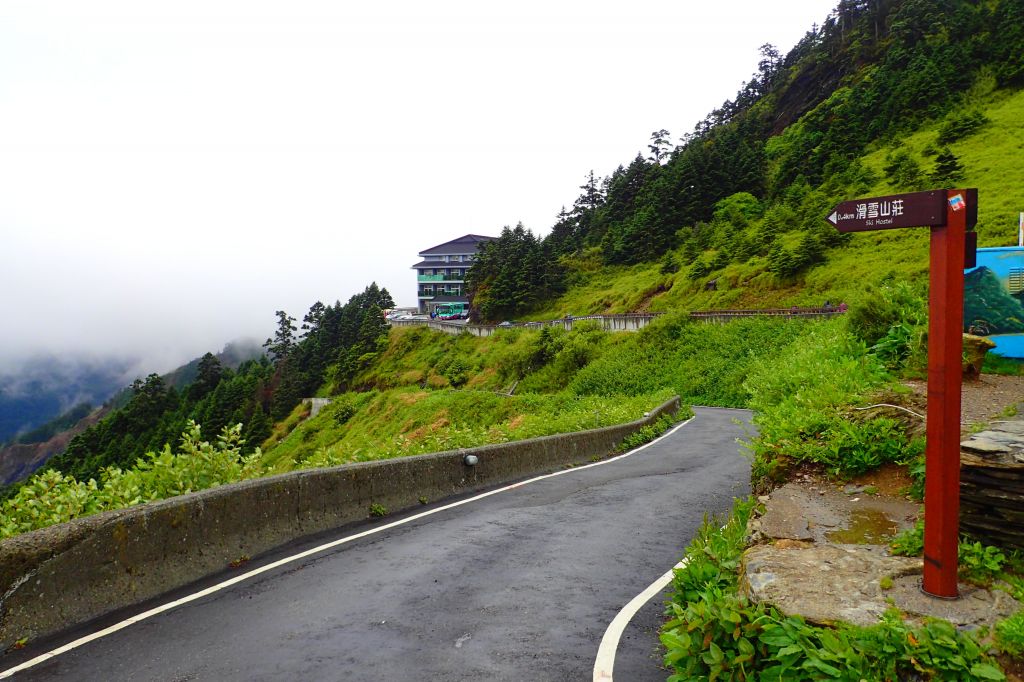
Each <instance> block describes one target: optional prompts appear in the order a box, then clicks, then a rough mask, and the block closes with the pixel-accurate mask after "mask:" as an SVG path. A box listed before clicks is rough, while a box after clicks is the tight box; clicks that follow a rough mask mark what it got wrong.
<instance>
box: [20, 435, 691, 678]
mask: <svg viewBox="0 0 1024 682" xmlns="http://www.w3.org/2000/svg"><path fill="white" fill-rule="evenodd" d="M693 419H694V418H693V417H690V418H689V419H687V420H686V421H684V422H682V423H681V424H678V425H677V426H675V427H674V428H672V429H670V430H669V431H666V432H665V433H663V434H662V435H660V436H659V437H657V438H655V439H654V440H652V441H651V442H650V443H646V444H644V445H641V446H640V447H638V448H636V449H634V450H630V451H629V452H626V453H623V454H621V455H618V456H617V457H611V458H609V459H605V460H601V461H600V462H594V463H593V464H585V465H583V466H578V467H573V468H571V469H563V470H561V471H556V472H554V473H551V474H544V475H543V476H536V477H534V478H531V479H527V480H525V481H520V482H519V483H513V484H512V485H508V486H505V487H504V488H497V489H496V490H491V491H489V492H486V493H481V494H479V495H476V496H474V497H470V498H467V499H465V500H459V501H458V502H452V503H450V504H446V505H444V506H441V507H436V508H434V509H428V510H427V511H424V512H420V513H419V514H413V515H412V516H409V517H406V518H404V519H400V520H398V521H392V522H391V523H386V524H384V525H383V526H377V527H375V528H371V529H369V530H364V531H362V532H360V533H355V534H354V535H349V536H346V537H343V538H338V539H337V540H333V541H331V542H327V543H324V544H322V545H320V546H318V547H314V548H312V549H307V550H306V551H305V552H299V553H298V554H293V555H292V556H289V557H285V558H284V559H279V560H277V561H275V562H273V563H270V564H267V565H266V566H261V567H259V568H255V569H253V570H251V571H248V572H246V573H243V574H241V575H237V576H235V577H234V578H230V579H228V580H225V581H223V582H220V583H217V584H216V585H212V586H211V587H207V588H206V589H205V590H200V591H199V592H195V593H194V594H190V595H187V596H184V597H182V598H181V599H176V600H174V601H172V602H168V603H166V604H161V605H160V606H157V607H155V608H152V609H150V610H149V611H144V612H143V613H140V614H138V615H135V616H132V617H131V618H128V619H126V620H123V621H121V622H120V623H116V624H114V625H111V626H110V627H108V628H104V629H103V630H99V631H98V632H94V633H92V634H89V635H86V636H84V637H80V638H79V639H76V640H74V641H73V642H68V643H67V644H65V645H64V646H61V647H57V648H56V649H53V650H52V651H49V652H47V653H45V654H40V655H39V656H36V657H35V658H33V659H30V660H28V661H25V662H24V663H22V664H20V665H16V666H14V667H13V668H8V669H7V670H5V671H3V672H0V679H5V678H8V677H11V676H12V675H14V674H15V673H17V672H21V671H22V670H27V669H28V668H32V667H34V666H37V665H39V664H40V663H44V662H45V661H48V660H50V659H51V658H54V657H56V656H60V655H61V654H64V653H67V652H69V651H71V650H72V649H77V648H78V647H80V646H83V645H85V644H88V643H89V642H93V641H95V640H97V639H102V638H103V637H106V636H107V635H112V634H113V633H115V632H117V631H118V630H123V629H124V628H126V627H128V626H129V625H134V624H135V623H139V622H141V621H144V620H146V619H147V618H151V617H153V616H156V615H158V614H161V613H164V612H166V611H170V610H171V609H174V608H177V607H179V606H182V605H183V604H187V603H189V602H192V601H195V600H197V599H202V598H203V597H206V596H208V595H211V594H213V593H215V592H220V591H221V590H223V589H226V588H228V587H231V586H232V585H236V584H238V583H240V582H243V581H245V580H248V579H249V578H253V577H255V576H257V575H260V574H261V573H266V572H267V571H272V570H274V569H275V568H279V567H281V566H284V565H286V564H290V563H292V562H295V561H299V560H300V559H305V558H307V557H309V556H312V555H314V554H317V553H319V552H323V551H325V550H328V549H333V548H334V547H338V546H339V545H344V544H346V543H349V542H352V541H353V540H359V539H361V538H364V537H367V536H369V535H375V534H377V533H382V532H384V531H386V530H390V529H392V528H396V527H397V526H401V525H404V524H406V523H411V522H412V521H417V520H419V519H422V518H424V517H427V516H431V515H432V514H437V513H438V512H442V511H447V510H449V509H454V508H455V507H461V506H462V505H464V504H469V503H470V502H476V501H477V500H482V499H484V498H485V497H490V496H491V495H497V494H498V493H503V492H506V491H508V490H514V489H515V488H521V487H522V486H524V485H527V484H529V483H536V482H537V481H543V480H544V479H547V478H552V477H554V476H562V475H564V474H571V473H573V472H576V471H582V470H584V469H590V468H592V467H597V466H601V465H604V464H610V463H612V462H617V461H619V460H620V459H624V458H626V457H629V456H631V455H635V454H636V453H638V452H640V451H641V450H645V449H647V448H649V447H650V446H652V445H654V444H655V443H657V442H658V441H660V440H662V439H664V438H668V437H669V436H671V435H672V434H673V433H675V432H676V431H678V430H679V429H681V428H683V427H684V426H686V425H687V424H689V423H690V422H691V421H693ZM613 655H614V654H613Z"/></svg>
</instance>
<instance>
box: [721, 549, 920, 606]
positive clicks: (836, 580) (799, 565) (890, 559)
mask: <svg viewBox="0 0 1024 682" xmlns="http://www.w3.org/2000/svg"><path fill="white" fill-rule="evenodd" d="M743 563H744V565H743V572H742V576H741V577H742V589H743V591H744V593H745V594H746V595H747V596H748V597H749V598H750V599H752V600H754V601H758V602H768V603H770V604H772V605H774V606H775V607H776V608H778V609H779V610H781V611H782V612H783V613H786V614H789V615H801V616H803V617H804V618H806V619H807V620H809V621H813V622H815V623H829V624H831V623H835V622H839V621H843V622H848V623H854V624H857V625H874V624H875V623H878V622H879V620H880V618H881V616H882V614H883V613H885V610H886V609H888V608H889V604H888V603H886V597H887V596H889V591H886V590H883V589H882V588H881V587H880V585H879V583H880V581H881V580H882V578H884V577H890V578H893V579H895V578H898V577H902V576H913V575H916V574H919V573H920V572H921V559H919V558H909V557H896V556H889V554H888V553H887V552H886V550H885V548H884V547H883V546H881V545H812V546H809V547H801V548H796V547H792V546H790V547H779V546H774V545H760V546H757V547H752V548H750V549H748V550H747V551H746V553H745V554H744V559H743Z"/></svg>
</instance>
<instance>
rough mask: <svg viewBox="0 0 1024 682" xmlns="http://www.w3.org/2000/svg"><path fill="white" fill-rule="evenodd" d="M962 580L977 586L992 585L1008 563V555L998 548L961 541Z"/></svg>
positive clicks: (959, 553)
mask: <svg viewBox="0 0 1024 682" xmlns="http://www.w3.org/2000/svg"><path fill="white" fill-rule="evenodd" d="M957 554H958V555H959V564H960V578H961V579H962V580H966V581H967V582H970V583H974V584H976V585H991V584H992V581H993V580H995V579H996V578H997V577H999V574H1000V573H1001V572H1002V570H1003V564H1005V563H1006V555H1005V554H1003V553H1002V552H1001V551H1000V550H999V548H998V547H992V546H986V545H983V544H981V543H980V542H968V541H966V540H961V541H960V546H959V549H958V552H957Z"/></svg>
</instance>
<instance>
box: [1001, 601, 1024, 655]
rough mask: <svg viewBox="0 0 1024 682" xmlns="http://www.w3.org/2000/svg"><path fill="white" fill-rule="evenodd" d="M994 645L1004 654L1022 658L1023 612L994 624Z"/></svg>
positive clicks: (1023, 653)
mask: <svg viewBox="0 0 1024 682" xmlns="http://www.w3.org/2000/svg"><path fill="white" fill-rule="evenodd" d="M996 644H998V645H999V648H1000V649H1001V650H1002V651H1003V652H1004V653H1007V654H1010V655H1011V656H1016V657H1018V658H1022V657H1024V611H1021V612H1019V613H1016V614H1014V615H1013V616H1011V617H1009V618H1007V619H1006V620H1003V621H1000V622H999V623H996Z"/></svg>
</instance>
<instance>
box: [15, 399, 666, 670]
mask: <svg viewBox="0 0 1024 682" xmlns="http://www.w3.org/2000/svg"><path fill="white" fill-rule="evenodd" d="M678 410H679V398H678V397H676V398H673V399H671V400H669V401H668V402H666V403H665V404H663V405H661V406H660V407H658V408H657V409H655V410H652V411H651V412H650V414H649V416H647V417H645V418H643V419H640V420H637V421H634V422H629V423H627V424H619V425H617V426H609V427H605V428H601V429H593V430H590V431H581V432H578V433H569V434H560V435H555V436H545V437H543V438H532V439H529V440H522V441H515V442H511V443H502V444H499V445H485V446H482V447H478V448H470V449H465V450H453V451H449V452H441V453H436V454H429V455H417V456H413V457H403V458H399V459H391V460H383V461H379V462H366V463H360V464H350V465H345V466H340V467H334V468H330V469H312V470H306V471H295V472H291V473H287V474H280V475H277V476H270V477H267V478H261V479H256V480H252V481H242V482H240V483H233V484H230V485H225V486H221V487H218V488H211V489H209V490H203V491H200V492H196V493H191V494H189V495H182V496H180V497H175V498H171V499H168V500H162V501H159V502H152V503H149V504H144V505H140V506H137V507H131V508H129V509H121V510H117V511H112V512H105V513H103V514H97V515H95V516H88V517H85V518H82V519H76V520H75V521H71V522H70V523H64V524H59V525H56V526H51V527H49V528H43V529H40V530H37V531H33V532H31V533H25V534H22V535H18V536H15V537H13V538H9V539H7V540H4V541H2V542H0V651H3V650H6V649H7V648H9V647H10V646H12V645H13V644H14V643H15V642H16V641H17V640H19V639H21V638H29V639H38V638H40V637H44V636H47V635H51V634H55V633H57V632H60V631H62V630H65V629H68V628H70V627H72V626H74V625H77V624H80V623H84V622H86V621H88V620H92V619H94V618H98V617H100V616H103V615H105V614H108V613H110V612H112V611H115V610H117V609H120V608H124V607H127V606H131V605H133V604H138V603H141V602H143V601H146V600H147V599H151V598H153V597H157V596H159V595H160V594H163V593H165V592H168V591H170V590H173V589H176V588H179V587H182V586H184V585H187V584H189V583H191V582H193V581H195V580H198V579H200V578H203V577H206V576H208V575H211V574H214V573H216V572H218V571H221V570H223V569H225V568H226V567H227V566H228V564H229V563H231V562H232V561H235V560H238V559H239V558H241V557H243V556H256V555H258V554H261V553H263V552H267V551H269V550H271V549H274V548H275V547H278V546H280V545H283V544H285V543H287V542H289V541H291V540H293V539H295V538H299V537H303V536H306V535H312V534H314V533H319V532H322V531H326V530H330V529H332V528H336V527H338V526H341V525H344V524H346V523H351V522H355V521H361V520H364V519H366V518H367V513H368V510H369V507H370V505H371V504H380V505H383V506H384V507H386V508H387V509H389V510H391V511H400V510H402V509H407V508H410V507H414V506H418V504H419V499H420V497H426V498H427V499H430V500H439V499H443V498H446V497H450V496H452V495H456V494H462V493H469V492H474V491H478V490H482V489H484V488H488V487H492V486H495V485H499V484H502V483H509V482H511V481H514V480H517V479H520V478H523V477H524V476H527V475H531V474H536V473H541V472H544V471H551V470H555V469H558V468H561V467H563V466H565V465H568V464H578V463H583V462H587V461H589V460H590V459H592V458H593V457H595V456H603V455H607V454H609V453H611V452H613V451H614V450H615V448H616V447H617V446H618V444H619V443H620V442H621V441H622V439H623V438H625V437H626V436H628V435H629V434H631V433H633V432H635V431H637V430H638V429H640V428H642V427H644V426H647V425H649V424H651V423H653V422H655V421H656V420H657V419H658V418H659V417H660V416H661V415H663V414H675V413H676V412H677V411H678ZM467 454H473V455H476V457H477V459H478V463H477V464H476V466H472V467H471V466H468V465H466V464H465V463H464V461H463V458H464V457H465V455H467Z"/></svg>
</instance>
